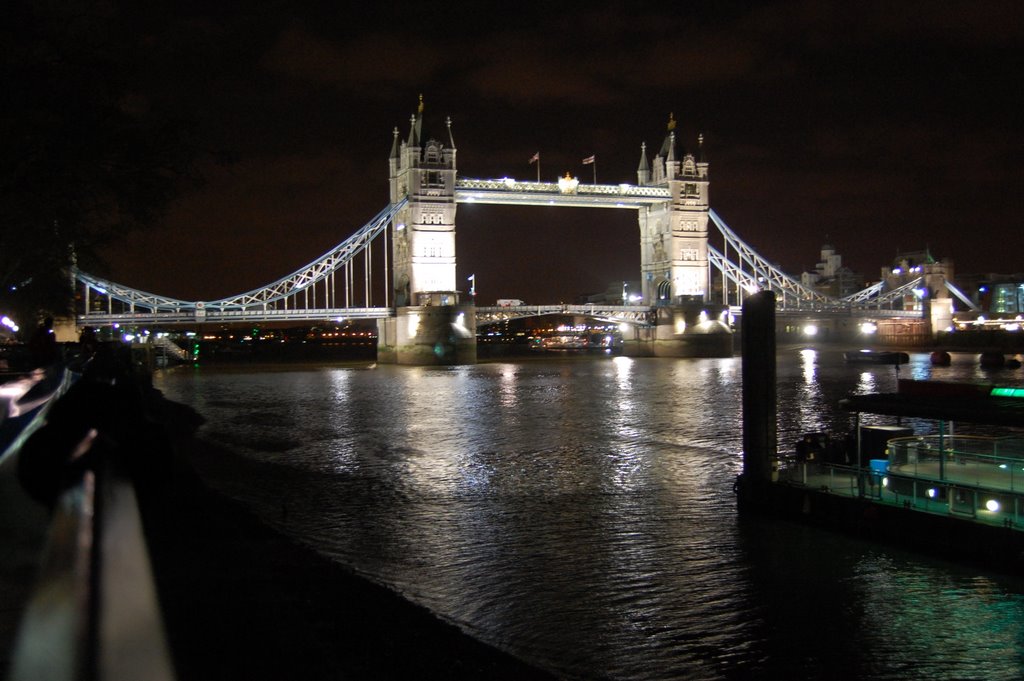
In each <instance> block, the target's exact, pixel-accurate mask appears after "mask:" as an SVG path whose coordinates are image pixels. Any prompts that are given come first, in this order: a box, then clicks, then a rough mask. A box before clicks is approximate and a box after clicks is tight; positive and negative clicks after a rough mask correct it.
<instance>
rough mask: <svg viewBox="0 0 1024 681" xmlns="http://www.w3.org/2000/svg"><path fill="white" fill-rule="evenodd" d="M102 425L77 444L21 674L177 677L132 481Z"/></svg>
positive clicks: (22, 632) (31, 678)
mask: <svg viewBox="0 0 1024 681" xmlns="http://www.w3.org/2000/svg"><path fill="white" fill-rule="evenodd" d="M101 440H102V438H101V437H100V436H97V433H96V431H95V430H91V431H89V433H88V434H87V435H86V436H85V438H84V439H83V440H82V441H81V442H80V443H79V444H78V446H77V447H76V448H75V450H74V452H73V453H72V454H71V463H72V466H73V469H74V470H77V471H78V473H77V475H76V476H75V477H74V478H73V482H72V483H71V484H70V485H69V486H68V487H66V488H65V489H64V491H63V492H62V493H61V494H60V495H59V497H58V498H57V502H56V504H55V506H54V509H53V516H52V521H51V525H50V533H49V537H48V540H47V546H46V550H45V555H44V557H43V562H42V565H41V567H40V572H39V578H38V583H37V585H36V587H35V589H34V591H33V594H32V596H31V597H30V600H29V602H28V604H27V606H26V609H25V613H24V616H23V618H22V623H21V627H20V629H19V632H18V638H17V642H16V644H15V648H14V651H13V664H12V669H11V675H10V678H11V679H12V681H37V680H38V679H48V680H51V681H65V680H69V681H70V680H73V679H74V680H79V679H89V680H99V681H108V680H109V681H114V680H117V679H150V680H152V681H165V680H166V681H170V680H173V679H174V678H175V676H174V670H173V664H172V661H171V656H170V652H169V648H168V645H167V639H166V636H165V633H164V629H163V623H162V618H161V615H160V609H159V605H158V602H157V595H156V587H155V583H154V580H153V575H152V570H151V566H150V563H149V555H148V552H147V549H146V543H145V539H144V537H143V532H142V521H141V518H140V515H139V508H138V504H137V500H136V496H135V491H134V489H133V486H132V484H131V482H130V481H129V480H128V479H127V477H126V476H125V475H124V473H123V472H122V471H121V470H119V466H118V463H117V460H116V457H115V456H114V455H113V452H112V451H111V450H110V448H109V447H107V446H105V445H104V443H103V442H102V441H101Z"/></svg>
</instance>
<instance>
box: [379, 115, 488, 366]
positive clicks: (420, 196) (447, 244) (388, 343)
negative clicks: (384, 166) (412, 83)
mask: <svg viewBox="0 0 1024 681" xmlns="http://www.w3.org/2000/svg"><path fill="white" fill-rule="evenodd" d="M423 108H424V107H423V97H422V96H421V97H420V102H419V106H418V108H417V111H416V114H415V115H413V116H412V118H411V119H410V121H409V135H408V137H407V138H406V139H405V140H404V141H402V140H400V138H399V132H398V129H397V128H396V129H395V131H394V141H393V143H392V146H391V154H390V156H389V158H388V169H389V183H390V198H391V202H392V203H395V202H398V201H401V200H402V199H407V200H408V203H407V204H406V206H405V207H404V208H403V209H402V210H401V211H400V212H399V213H398V215H396V216H395V219H394V221H393V223H392V232H391V238H392V240H391V244H392V248H391V258H392V271H393V278H392V291H393V298H392V299H393V300H394V301H395V314H396V316H395V318H394V319H389V320H382V321H381V322H380V324H379V325H378V353H377V355H378V359H379V360H380V361H385V362H388V361H392V362H397V363H399V364H465V363H472V362H475V361H476V321H475V319H476V318H475V315H474V312H473V306H472V303H471V302H470V304H469V305H460V304H459V292H458V290H457V289H456V277H455V262H456V261H455V209H456V205H455V175H456V162H455V158H456V149H455V141H454V139H453V138H452V129H451V119H446V121H445V127H446V133H447V134H446V137H447V144H445V143H444V142H442V141H439V140H437V139H436V138H433V137H427V136H426V135H425V133H424V130H423Z"/></svg>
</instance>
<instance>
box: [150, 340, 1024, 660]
mask: <svg viewBox="0 0 1024 681" xmlns="http://www.w3.org/2000/svg"><path fill="white" fill-rule="evenodd" d="M840 357H841V356H840V355H839V353H837V352H834V353H828V352H818V351H813V350H804V351H798V350H792V351H782V352H780V356H779V365H778V376H779V396H780V404H779V441H780V443H781V445H780V446H782V447H785V446H786V444H787V443H790V442H794V441H795V440H796V438H797V436H798V435H799V433H801V432H804V431H809V430H819V429H829V428H839V429H842V428H846V427H848V425H849V419H848V416H847V415H846V414H844V413H842V412H838V411H837V410H836V408H835V406H836V403H837V402H838V400H839V399H840V398H842V397H844V396H846V395H849V394H851V393H864V392H875V391H890V390H893V389H894V387H895V378H896V377H895V373H894V371H893V368H892V367H869V368H866V369H865V368H863V367H849V366H846V365H844V364H843V362H842V360H841V358H840ZM972 360H973V357H970V356H964V357H957V358H956V361H955V362H954V365H953V366H952V367H949V368H934V369H933V368H932V367H930V365H929V364H928V362H927V355H923V354H922V355H912V362H911V365H910V366H907V367H903V369H902V376H903V377H915V378H928V377H930V376H932V375H933V374H934V377H935V378H940V379H945V378H979V379H981V380H992V377H990V376H983V375H980V374H978V371H979V370H978V369H976V368H975V365H974V363H973V361H972ZM740 365H741V361H740V359H739V358H738V357H737V358H734V359H700V360H682V359H680V360H673V359H628V358H622V357H619V358H614V359H609V358H606V359H571V358H565V359H550V360H541V361H537V360H532V361H525V362H519V363H495V364H479V365H476V366H467V367H451V368H418V367H396V366H385V365H375V366H373V367H364V366H363V367H353V368H321V369H309V368H306V369H301V370H290V371H270V370H266V369H263V370H259V369H253V370H252V371H244V372H240V371H238V370H232V371H223V370H215V369H208V368H200V369H188V370H183V371H176V372H171V373H168V374H165V375H163V376H161V377H159V378H158V381H157V385H158V387H159V388H160V389H162V390H163V391H164V392H165V393H166V394H167V396H168V397H170V398H172V399H176V400H179V401H181V402H184V403H187V404H190V405H192V406H193V407H195V408H196V409H197V410H198V411H200V412H201V413H202V414H203V415H204V416H205V417H206V418H207V424H206V425H205V426H204V428H203V431H202V434H203V437H205V438H207V439H209V440H211V441H214V442H217V443H220V444H223V445H225V446H226V447H228V448H230V449H231V450H232V451H234V452H236V453H238V454H239V455H241V456H242V457H244V459H245V465H244V466H240V467H238V468H237V469H233V470H232V471H231V472H230V474H228V473H225V472H224V471H220V472H219V473H215V474H216V476H217V477H216V479H215V480H214V482H215V484H216V485H217V486H218V487H219V488H221V489H223V490H224V491H225V492H226V493H227V494H229V495H231V496H233V497H236V498H238V499H241V500H243V501H244V502H245V503H247V504H248V505H249V506H250V507H251V508H252V509H253V510H254V511H255V512H256V513H258V514H259V515H260V516H261V517H263V518H264V519H265V520H266V521H267V522H269V523H271V524H273V525H274V526H276V527H278V528H280V529H281V530H283V531H284V532H287V533H288V534H290V535H292V536H294V537H296V538H298V539H299V540H301V541H303V542H305V543H308V544H310V545H312V546H313V547H315V548H316V549H317V550H319V551H320V552H322V553H324V554H326V555H328V556H330V557H332V558H333V559H335V560H337V561H339V562H341V563H344V564H346V565H349V566H351V567H353V568H354V569H356V570H357V571H359V572H361V573H363V574H366V575H368V576H370V577H371V578H373V579H375V580H377V581H379V582H381V583H384V584H387V585H389V586H391V587H393V588H395V589H396V590H398V591H400V592H402V593H403V594H405V595H406V596H407V597H408V598H410V599H412V600H414V601H417V602H419V603H421V604H423V605H425V606H426V607H428V608H430V609H431V610H433V611H434V612H435V613H437V614H438V615H439V616H441V617H443V618H445V619H448V620H450V621H452V622H455V623H457V624H458V625H459V626H461V627H462V628H464V629H465V630H467V631H469V632H470V633H472V634H473V635H475V636H477V637H478V638H480V639H482V640H485V641H487V642H489V643H492V644H494V645H497V646H499V647H501V648H504V649H507V650H509V651H511V652H513V653H515V654H517V655H519V656H520V657H522V658H524V659H526V660H529V661H531V662H534V663H535V664H538V665H540V666H543V667H546V668H548V669H551V670H553V671H555V672H557V673H559V674H561V675H563V676H565V677H566V678H581V679H582V678H586V679H597V678H612V679H673V678H686V679H740V678H784V677H789V678H863V679H904V678H930V679H964V678H970V679H1017V678H1021V677H1024V583H1022V582H1021V581H1020V580H1018V579H1016V578H1012V577H1008V576H1005V575H998V574H995V573H986V572H983V571H979V570H977V569H974V568H970V567H964V566H957V565H952V564H948V563H943V562H939V561H934V560H931V559H928V558H926V557H922V556H920V555H917V554H912V553H904V552H901V551H898V550H894V549H891V548H885V547H880V546H874V545H869V544H864V543H861V542H858V541H855V540H853V539H850V538H847V537H844V536H840V535H837V534H833V533H828V532H822V531H818V530H813V529H810V528H804V527H800V526H795V525H791V524H788V523H784V522H778V521H770V520H755V519H747V518H744V519H742V520H741V519H738V518H737V515H736V510H735V499H734V496H733V492H732V482H733V479H734V478H735V476H736V474H737V473H738V472H739V470H740V465H741V461H740V446H741V424H740V418H741V414H740V391H741V387H742V386H741V372H740ZM1006 376H1007V377H1012V382H1014V383H1019V380H1020V379H1019V377H1018V376H1016V375H1014V374H1006ZM213 474H214V473H211V475H213Z"/></svg>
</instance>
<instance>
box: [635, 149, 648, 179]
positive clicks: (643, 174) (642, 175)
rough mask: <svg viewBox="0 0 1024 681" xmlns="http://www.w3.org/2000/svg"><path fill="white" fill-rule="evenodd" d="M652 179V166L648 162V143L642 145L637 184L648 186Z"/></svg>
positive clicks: (637, 170)
mask: <svg viewBox="0 0 1024 681" xmlns="http://www.w3.org/2000/svg"><path fill="white" fill-rule="evenodd" d="M650 179H651V164H650V163H649V162H648V161H647V142H641V143H640V165H639V166H638V167H637V169H636V180H637V184H647V183H648V182H649V181H650Z"/></svg>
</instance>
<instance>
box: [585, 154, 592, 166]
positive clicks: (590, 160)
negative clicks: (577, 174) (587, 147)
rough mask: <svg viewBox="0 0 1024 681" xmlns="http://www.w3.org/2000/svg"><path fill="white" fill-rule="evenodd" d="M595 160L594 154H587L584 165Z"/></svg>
mask: <svg viewBox="0 0 1024 681" xmlns="http://www.w3.org/2000/svg"><path fill="white" fill-rule="evenodd" d="M593 162H594V157H593V156H587V157H586V158H585V159H583V165H589V164H591V163H593Z"/></svg>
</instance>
